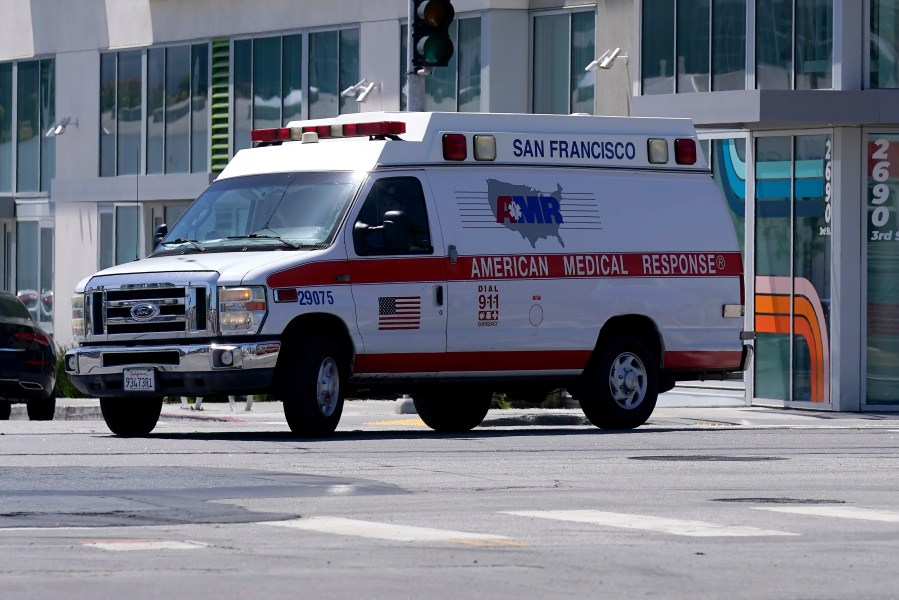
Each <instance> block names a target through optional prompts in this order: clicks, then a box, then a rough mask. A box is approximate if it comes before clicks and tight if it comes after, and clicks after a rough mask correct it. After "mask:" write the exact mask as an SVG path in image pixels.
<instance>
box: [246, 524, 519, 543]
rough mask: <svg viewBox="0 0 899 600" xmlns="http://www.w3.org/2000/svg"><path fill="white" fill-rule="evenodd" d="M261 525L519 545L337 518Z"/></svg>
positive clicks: (376, 536)
mask: <svg viewBox="0 0 899 600" xmlns="http://www.w3.org/2000/svg"><path fill="white" fill-rule="evenodd" d="M261 524H262V525H274V526H277V527H291V528H294V529H303V530H306V531H318V532H320V533H333V534H336V535H347V536H355V537H364V538H372V539H377V540H390V541H395V542H454V543H458V544H473V545H492V544H495V545H510V546H512V545H523V544H521V543H520V542H517V541H516V540H513V539H511V538H508V537H505V536H502V535H490V534H486V533H469V532H467V531H452V530H450V529H432V528H430V527H413V526H410V525H397V524H395V523H375V522H372V521H360V520H357V519H343V518H340V517H310V518H308V519H291V520H289V521H267V522H263V523H261Z"/></svg>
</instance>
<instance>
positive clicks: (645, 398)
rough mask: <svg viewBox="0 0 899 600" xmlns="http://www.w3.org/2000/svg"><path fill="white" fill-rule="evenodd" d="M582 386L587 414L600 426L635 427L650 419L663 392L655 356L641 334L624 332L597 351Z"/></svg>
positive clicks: (582, 404)
mask: <svg viewBox="0 0 899 600" xmlns="http://www.w3.org/2000/svg"><path fill="white" fill-rule="evenodd" d="M583 378H584V380H583V382H582V384H581V386H579V387H580V389H579V390H578V392H579V393H578V395H577V398H578V400H580V403H581V408H582V409H583V411H584V415H585V416H586V417H587V418H588V419H589V420H590V422H591V423H593V424H594V425H596V426H597V427H599V428H600V429H633V428H635V427H639V426H640V425H643V424H644V423H646V421H647V419H649V416H650V415H651V414H652V411H653V410H654V409H655V406H656V399H657V398H658V395H659V391H658V390H659V369H658V366H657V363H656V360H655V357H654V356H653V355H652V353H651V352H650V351H649V349H648V348H647V347H646V344H644V343H643V341H642V340H641V339H639V338H637V337H634V336H629V335H624V336H620V337H617V338H615V339H613V340H610V341H609V342H608V343H605V344H604V345H603V346H602V347H601V348H600V349H599V350H598V351H597V352H596V353H595V354H594V357H593V360H591V364H590V365H589V366H588V367H587V370H586V371H585V372H584V375H583Z"/></svg>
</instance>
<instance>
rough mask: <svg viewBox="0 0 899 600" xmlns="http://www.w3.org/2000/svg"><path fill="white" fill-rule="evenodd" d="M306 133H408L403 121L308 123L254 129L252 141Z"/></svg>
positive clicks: (336, 135)
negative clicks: (297, 125)
mask: <svg viewBox="0 0 899 600" xmlns="http://www.w3.org/2000/svg"><path fill="white" fill-rule="evenodd" d="M304 133H314V134H316V135H317V136H318V139H328V138H344V137H385V136H391V135H401V134H403V133H406V124H405V123H404V122H402V121H373V122H368V123H334V124H333V125H306V126H304V127H302V128H300V127H277V128H274V129H254V130H253V131H251V132H250V141H252V142H253V143H259V144H271V143H276V142H288V141H291V140H301V139H303V134H304Z"/></svg>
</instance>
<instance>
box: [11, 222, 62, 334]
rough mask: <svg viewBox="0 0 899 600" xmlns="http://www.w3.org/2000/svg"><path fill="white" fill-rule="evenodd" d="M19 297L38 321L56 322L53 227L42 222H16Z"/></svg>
mask: <svg viewBox="0 0 899 600" xmlns="http://www.w3.org/2000/svg"><path fill="white" fill-rule="evenodd" d="M16 295H17V296H18V297H19V300H21V301H22V303H23V304H24V305H25V307H26V308H27V309H28V311H29V312H30V313H31V316H32V317H34V320H35V321H37V322H38V323H40V325H41V326H42V327H44V328H45V329H48V330H51V329H52V323H53V226H52V225H50V224H45V223H42V222H40V221H19V222H18V223H16Z"/></svg>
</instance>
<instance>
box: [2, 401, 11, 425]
mask: <svg viewBox="0 0 899 600" xmlns="http://www.w3.org/2000/svg"><path fill="white" fill-rule="evenodd" d="M11 414H12V404H10V403H9V402H0V421H8V420H9V415H11Z"/></svg>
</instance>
